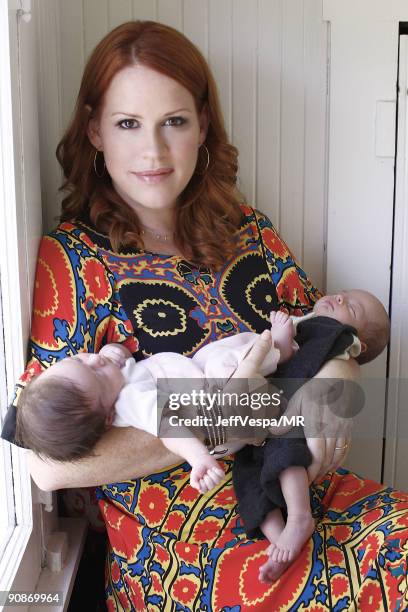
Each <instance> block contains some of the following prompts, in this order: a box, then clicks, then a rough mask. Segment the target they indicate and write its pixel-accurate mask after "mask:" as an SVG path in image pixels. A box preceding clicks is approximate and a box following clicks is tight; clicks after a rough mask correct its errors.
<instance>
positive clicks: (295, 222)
mask: <svg viewBox="0 0 408 612" xmlns="http://www.w3.org/2000/svg"><path fill="white" fill-rule="evenodd" d="M282 6H283V28H282V34H283V46H282V106H281V130H282V131H281V138H282V140H281V211H280V219H281V224H280V229H281V232H282V235H283V236H285V238H287V239H289V238H290V247H291V248H292V250H293V251H294V253H295V255H296V256H297V257H298V258H300V259H303V219H304V211H303V180H304V176H303V164H304V157H303V155H304V99H305V92H304V89H305V84H304V74H303V64H304V51H303V40H304V32H303V27H304V24H303V0H284V2H283V3H282ZM295 41H296V44H294V42H295Z"/></svg>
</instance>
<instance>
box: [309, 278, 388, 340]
mask: <svg viewBox="0 0 408 612" xmlns="http://www.w3.org/2000/svg"><path fill="white" fill-rule="evenodd" d="M383 310H384V309H383V306H382V304H381V302H380V301H379V300H377V298H376V297H375V296H374V295H372V294H371V293H368V292H367V291H362V290H360V289H349V290H347V291H345V290H344V291H340V292H339V293H336V294H335V295H326V296H325V297H323V298H321V299H320V300H319V301H318V302H316V304H315V306H314V308H313V311H314V312H315V313H316V314H318V315H322V316H325V317H330V318H332V319H336V320H337V321H340V323H344V324H345V325H352V326H353V327H355V329H356V330H357V333H358V335H364V330H365V328H366V326H367V323H368V322H369V321H378V320H381V319H380V318H382V317H383V316H384V315H383Z"/></svg>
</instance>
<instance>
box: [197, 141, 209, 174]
mask: <svg viewBox="0 0 408 612" xmlns="http://www.w3.org/2000/svg"><path fill="white" fill-rule="evenodd" d="M201 147H204V149H205V152H206V153H207V163H206V165H205V168H204V170H203V171H202V172H197V174H200V175H204V174H205V173H206V172H207V170H208V166H209V165H210V152H209V150H208V148H207V146H206V145H205V144H202V145H201ZM201 147H200V149H201Z"/></svg>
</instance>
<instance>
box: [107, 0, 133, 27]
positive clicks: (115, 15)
mask: <svg viewBox="0 0 408 612" xmlns="http://www.w3.org/2000/svg"><path fill="white" fill-rule="evenodd" d="M131 19H132V2H131V0H108V30H112V29H113V28H115V27H116V26H118V25H120V24H121V23H126V21H130V20H131Z"/></svg>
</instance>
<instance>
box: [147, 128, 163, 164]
mask: <svg viewBox="0 0 408 612" xmlns="http://www.w3.org/2000/svg"><path fill="white" fill-rule="evenodd" d="M166 148H167V143H166V141H165V139H164V138H163V135H162V134H161V133H160V130H159V129H151V130H148V129H146V131H145V138H144V142H143V157H145V158H148V159H150V158H152V159H155V158H160V157H161V156H162V155H163V153H164V152H165V151H166Z"/></svg>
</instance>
